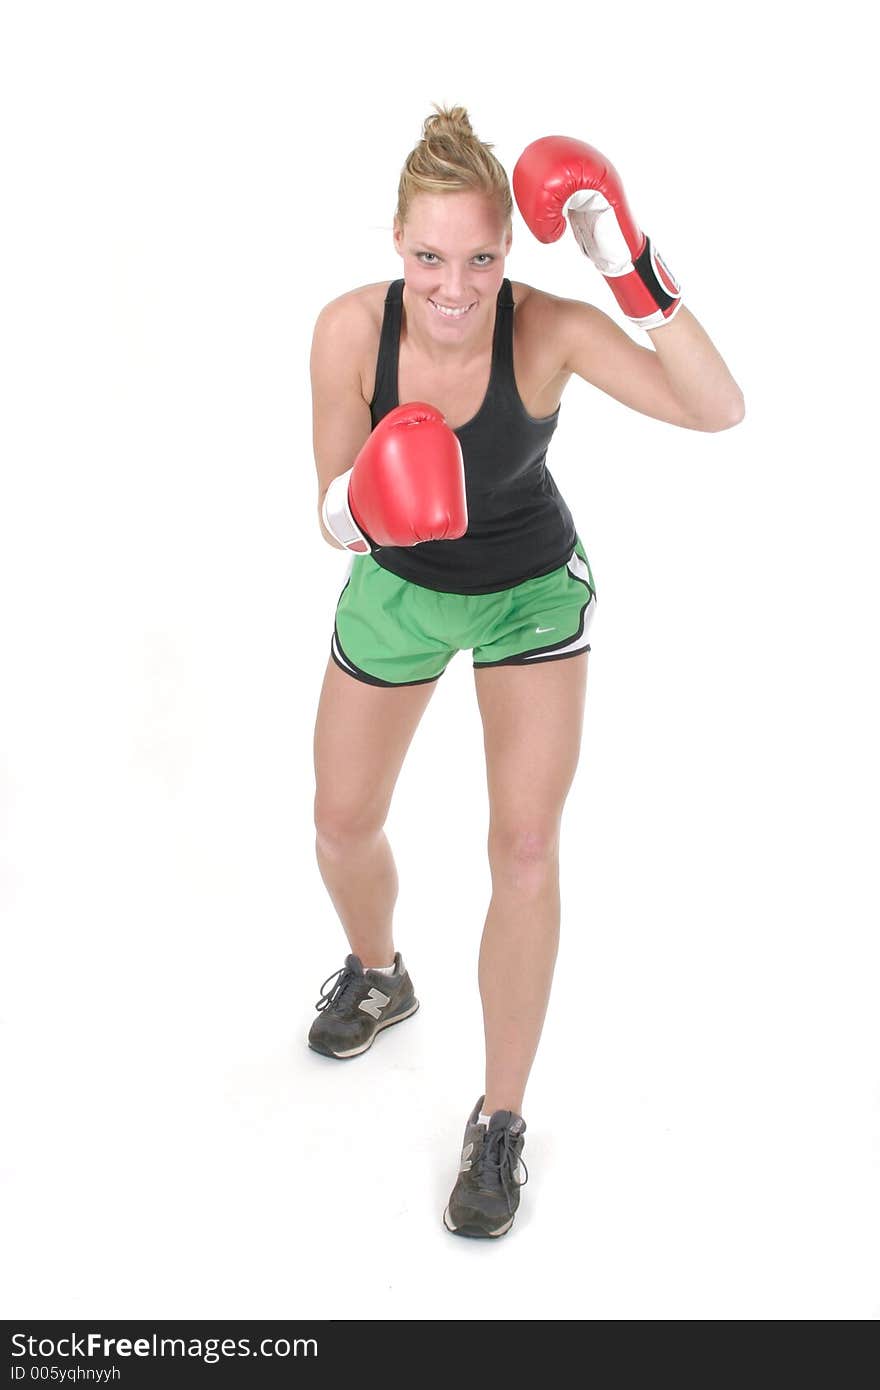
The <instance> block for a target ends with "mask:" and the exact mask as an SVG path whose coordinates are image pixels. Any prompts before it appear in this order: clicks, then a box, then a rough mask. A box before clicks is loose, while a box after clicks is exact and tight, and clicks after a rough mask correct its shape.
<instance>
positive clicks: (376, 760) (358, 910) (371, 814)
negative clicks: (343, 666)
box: [314, 659, 436, 966]
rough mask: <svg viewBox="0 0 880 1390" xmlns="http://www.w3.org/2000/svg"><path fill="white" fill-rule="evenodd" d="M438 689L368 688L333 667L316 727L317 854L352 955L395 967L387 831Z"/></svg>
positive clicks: (393, 881)
mask: <svg viewBox="0 0 880 1390" xmlns="http://www.w3.org/2000/svg"><path fill="white" fill-rule="evenodd" d="M435 689H436V682H431V683H428V684H425V685H409V686H401V687H400V688H399V689H389V688H388V687H386V686H374V685H367V684H366V683H365V682H363V681H359V680H355V679H354V678H353V677H352V676H349V675H347V674H346V673H345V672H344V671H341V670H340V669H339V667H338V666H337V665H336V663H335V662H334V661H333V660H332V659H331V660H329V661H328V663H327V670H326V672H325V675H324V684H323V688H322V690H321V698H320V702H319V705H318V715H317V720H316V723H315V743H314V755H315V830H316V837H315V850H316V854H317V858H318V867H319V869H320V871H321V877H322V879H323V880H324V884H325V886H326V888H327V891H328V893H329V894H330V898H331V901H332V903H333V906H334V907H335V909H336V912H337V913H338V915H339V920H340V921H341V923H342V926H343V929H344V931H345V934H346V936H347V937H348V941H349V945H350V947H351V950H352V951H353V953H354V954H355V955H357V956H360V958H361V961H362V962H363V964H364V966H370V965H390V964H391V962H392V960H393V959H394V939H393V929H392V919H393V915H394V904H395V902H396V901H397V891H398V880H397V869H396V867H395V863H394V857H393V855H392V853H391V846H390V845H389V843H388V839H387V837H386V835H385V832H384V829H383V826H384V824H385V821H386V818H387V816H388V810H389V807H390V805H391V796H392V793H393V791H394V787H395V784H396V782H397V778H398V775H399V773H400V769H401V767H402V765H403V759H404V757H405V755H406V751H407V749H408V748H409V745H410V743H411V742H412V737H413V734H414V733H415V731H416V728H417V726H418V723H419V720H420V719H421V717H422V714H423V713H424V711H425V709H426V707H427V704H428V701H429V700H430V698H431V696H432V694H433V693H434V690H435Z"/></svg>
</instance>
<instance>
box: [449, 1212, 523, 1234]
mask: <svg viewBox="0 0 880 1390" xmlns="http://www.w3.org/2000/svg"><path fill="white" fill-rule="evenodd" d="M515 1215H516V1213H515V1212H514V1216H512V1217H511V1218H510V1220H509V1221H505V1223H504V1225H503V1226H499V1227H498V1230H497V1231H484V1230H483V1228H482V1227H481V1226H468V1225H464V1226H453V1225H452V1222H451V1221H450V1218H449V1208H448V1207H447V1208H446V1210H445V1211H444V1213H443V1225H444V1226H445V1227H446V1229H447V1231H451V1232H452V1234H453V1235H454V1236H470V1237H472V1238H473V1239H485V1238H488V1239H489V1240H494V1239H496V1238H497V1237H498V1236H503V1235H506V1234H507V1232H508V1231H509V1230H510V1228H511V1226H512V1225H513V1222H514V1217H515Z"/></svg>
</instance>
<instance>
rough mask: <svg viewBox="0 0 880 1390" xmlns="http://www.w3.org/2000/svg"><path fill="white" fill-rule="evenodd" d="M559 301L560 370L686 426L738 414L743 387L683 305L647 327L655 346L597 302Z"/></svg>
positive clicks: (734, 418) (710, 424) (728, 422)
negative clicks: (638, 338)
mask: <svg viewBox="0 0 880 1390" xmlns="http://www.w3.org/2000/svg"><path fill="white" fill-rule="evenodd" d="M561 303H562V306H563V308H562V311H561V331H562V337H563V345H564V349H565V370H567V371H570V372H574V373H575V374H576V375H577V376H579V377H581V379H582V380H583V381H588V382H590V384H591V385H593V386H597V387H598V388H599V390H600V391H605V392H606V393H607V394H608V395H609V396H613V397H614V399H615V400H617V401H620V402H621V403H622V404H623V405H628V406H630V407H631V409H633V410H638V411H640V412H641V413H642V414H643V415H650V416H652V417H653V418H654V419H656V420H665V421H666V423H667V424H670V425H679V426H681V428H683V429H690V430H711V431H716V430H724V429H729V428H730V427H731V426H732V425H735V424H738V423H739V421H740V420H741V419H742V418H743V415H744V413H745V406H744V402H743V396H742V392H741V391H740V389H739V387H738V386H737V384H736V382H735V381H734V379H733V377H732V376H731V375H730V373H729V371H728V370H727V367H726V366H725V364H724V362H723V360H722V358H721V356H720V355H719V353H718V352H717V350H716V349H715V347H714V345H713V344H712V342H711V340H710V339H709V337H708V335H707V334H706V332H705V331H704V329H703V328H702V327H701V325H700V324H699V323H698V322H697V320H696V319H695V318H694V316H693V314H691V313H690V312H689V310H687V309H686V308H685V307H684V306H683V305H682V307H681V308H680V309H679V311H678V313H677V314H676V315H675V318H674V319H673V320H672V321H671V322H670V323H665V324H664V325H663V326H662V328H656V329H653V330H651V339H652V342H653V343H654V349H655V350H654V351H652V350H651V349H650V348H646V347H640V346H639V344H638V343H634V342H633V340H632V339H631V338H630V337H629V335H628V334H627V333H625V332H624V331H623V329H622V328H620V327H619V326H618V325H617V324H616V323H615V322H614V320H613V319H612V318H610V317H609V316H608V314H606V313H603V311H602V310H601V309H597V308H596V307H595V306H594V305H592V304H584V303H582V302H581V301H580V300H576V299H564V300H562V301H561Z"/></svg>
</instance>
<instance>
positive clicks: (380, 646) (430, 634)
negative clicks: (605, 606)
mask: <svg viewBox="0 0 880 1390" xmlns="http://www.w3.org/2000/svg"><path fill="white" fill-rule="evenodd" d="M595 611H596V586H595V584H594V582H593V573H592V570H591V569H590V562H589V560H588V559H587V556H586V552H585V550H584V547H583V545H582V543H581V539H580V537H579V536H577V537H576V542H575V547H574V550H573V551H572V553H571V556H570V558H569V559H568V561H567V562H566V563H565V564H564V565H560V566H559V568H558V569H555V570H551V571H550V573H549V574H544V575H540V576H539V577H538V578H537V579H526V580H524V581H523V583H522V584H515V585H513V587H512V588H510V589H501V590H499V591H498V592H497V593H492V594H448V593H444V592H441V591H439V590H437V589H426V588H424V586H423V585H421V584H414V583H412V581H411V580H408V579H401V578H400V577H399V576H398V575H396V574H391V573H390V571H389V570H386V569H383V568H382V566H381V565H379V564H377V563H376V561H375V560H374V559H373V558H372V556H371V555H353V556H352V558H351V563H350V569H349V575H348V579H347V581H346V583H345V585H344V587H343V589H342V592H341V594H340V595H339V600H338V603H337V606H336V624H335V630H334V633H333V641H332V644H331V648H330V653H331V656H332V657H333V660H334V661H335V662H336V664H337V666H340V667H341V668H342V670H343V671H347V672H348V674H349V675H350V676H354V677H355V678H356V679H357V680H361V681H366V682H367V684H368V685H422V684H424V683H425V682H426V681H435V680H438V679H439V678H440V676H442V675H443V672H444V671H445V670H446V667H447V666H448V665H449V663H450V661H451V660H452V658H453V657H454V656H455V654H456V652H459V651H463V650H465V649H469V650H472V651H473V657H474V668H475V669H478V668H481V667H484V666H528V665H531V664H533V663H535V662H539V661H561V660H563V659H564V658H566V657H570V656H579V655H580V653H581V652H588V651H589V650H590V643H589V632H590V626H591V624H592V621H593V615H594V613H595Z"/></svg>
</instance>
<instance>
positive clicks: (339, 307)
mask: <svg viewBox="0 0 880 1390" xmlns="http://www.w3.org/2000/svg"><path fill="white" fill-rule="evenodd" d="M390 284H391V281H390V280H379V281H377V282H376V283H375V284H372V285H359V286H358V287H357V288H356V289H353V290H346V292H345V293H344V294H340V295H337V297H336V298H335V299H331V300H329V301H328V303H327V304H325V305H324V307H323V308H322V309H321V311H320V313H319V314H318V318H317V321H316V326H317V324H321V325H324V324H327V325H340V326H341V327H343V328H345V329H346V330H348V331H349V332H352V333H354V334H356V335H358V336H360V335H362V334H366V333H368V332H369V331H370V330H371V329H372V330H374V331H375V330H377V329H381V327H382V315H383V312H384V307H385V296H386V294H387V293H388V287H389V285H390Z"/></svg>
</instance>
